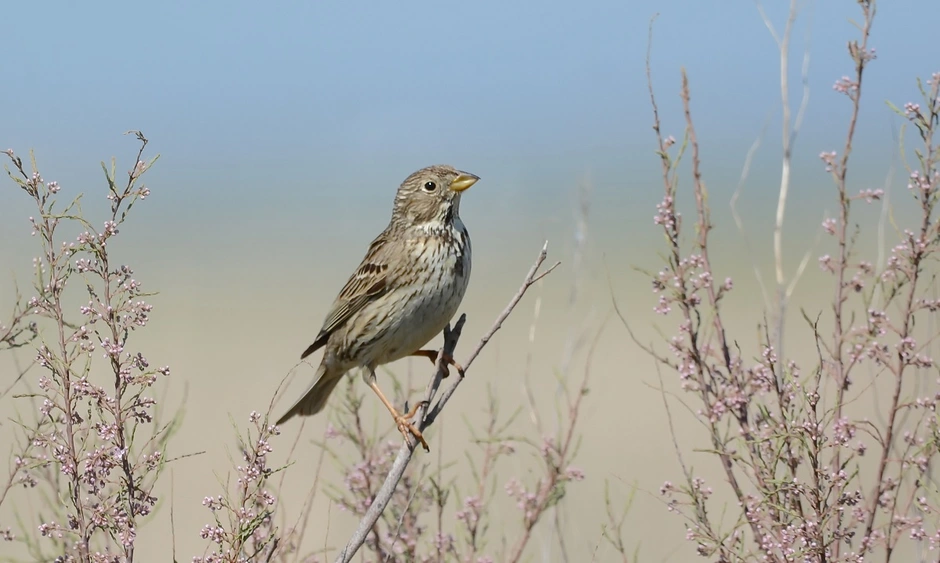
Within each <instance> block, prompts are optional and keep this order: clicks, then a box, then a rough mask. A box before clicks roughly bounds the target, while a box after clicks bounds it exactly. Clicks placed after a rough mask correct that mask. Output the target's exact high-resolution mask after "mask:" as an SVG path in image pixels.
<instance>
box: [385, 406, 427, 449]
mask: <svg viewBox="0 0 940 563" xmlns="http://www.w3.org/2000/svg"><path fill="white" fill-rule="evenodd" d="M422 406H424V407H429V406H431V403H429V402H427V401H421V402H420V403H418V404H416V405H415V406H414V407H412V409H411V410H410V411H408V412H407V413H405V414H400V413H397V412H395V413H392V416H394V417H395V424H396V425H397V426H398V431H399V432H401V435H402V436H403V437H404V438H405V440H407V439H408V437H409V435H410V436H414V438H415V439H416V440H417V441H418V442H420V443H421V445H422V446H423V447H424V451H426V452H429V451H431V448H429V447H428V443H427V442H426V441H425V439H424V435H423V434H421V431H420V430H418V429H417V428H416V427H415V425H414V424H412V423H411V419H412V418H414V416H415V415H416V414H418V409H419V408H421V407H422Z"/></svg>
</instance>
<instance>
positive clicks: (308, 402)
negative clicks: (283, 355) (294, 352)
mask: <svg viewBox="0 0 940 563" xmlns="http://www.w3.org/2000/svg"><path fill="white" fill-rule="evenodd" d="M342 379H343V373H342V372H341V373H332V372H327V369H326V366H325V365H323V364H320V367H319V368H317V376H316V378H315V379H314V380H313V383H312V384H311V385H310V387H308V388H307V390H306V391H304V394H303V396H302V397H301V398H300V400H299V401H297V402H296V403H294V405H293V406H292V407H291V408H290V409H288V411H287V412H286V413H285V414H284V416H282V417H281V418H280V419H279V420H278V421H277V423H276V424H277V425H279V426H280V425H281V424H284V423H285V422H286V421H288V420H290V419H291V418H293V417H294V416H297V415H299V416H311V415H314V414H317V413H318V412H320V411H321V410H323V407H324V406H326V401H327V399H329V398H330V393H332V392H333V389H335V388H336V384H337V383H339V382H340V380H342Z"/></svg>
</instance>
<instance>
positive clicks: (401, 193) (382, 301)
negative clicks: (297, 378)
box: [276, 165, 480, 451]
mask: <svg viewBox="0 0 940 563" xmlns="http://www.w3.org/2000/svg"><path fill="white" fill-rule="evenodd" d="M479 179H480V178H479V176H476V175H475V174H470V173H469V172H463V171H460V170H457V169H455V168H454V167H452V166H449V165H434V166H428V167H426V168H422V169H420V170H418V171H416V172H413V173H412V174H411V175H409V176H408V177H407V178H405V180H404V181H403V182H402V183H401V185H400V186H399V188H398V191H397V193H396V194H395V199H394V204H393V207H392V216H391V219H390V220H389V223H388V226H387V227H385V230H384V231H382V233H381V234H379V236H377V237H376V238H375V239H374V240H373V241H372V243H371V244H369V248H368V250H367V251H366V254H365V257H364V258H363V259H362V262H361V263H360V264H359V266H358V267H357V268H356V270H355V272H353V274H352V275H351V276H350V277H349V280H348V281H347V282H346V285H345V286H343V288H342V290H340V292H339V295H338V296H337V297H336V299H335V300H334V301H333V304H332V306H331V307H330V309H329V312H328V313H327V315H326V318H325V320H324V321H323V325H322V327H321V328H320V332H319V333H318V334H317V336H316V338H315V339H314V341H313V343H312V344H311V345H310V346H308V347H307V349H306V350H304V351H303V353H302V354H301V356H300V358H301V360H303V359H305V358H307V357H308V356H310V354H312V353H313V352H315V351H317V350H319V349H320V348H323V349H324V352H323V357H322V359H321V360H320V364H319V366H318V367H317V371H316V375H315V376H314V379H313V381H312V382H311V383H310V385H309V387H308V388H307V390H306V391H305V392H304V394H303V396H302V397H301V398H300V399H299V400H298V401H297V402H296V403H294V404H293V406H291V407H290V408H289V409H288V410H287V412H285V414H284V415H283V416H281V418H280V419H279V420H278V421H277V423H276V424H277V425H278V426H279V425H281V424H283V423H285V422H286V421H288V420H289V419H291V418H293V417H294V416H311V415H314V414H316V413H318V412H320V411H321V410H323V407H324V406H325V405H326V403H327V400H328V399H329V396H330V393H331V392H332V391H333V389H335V388H336V385H337V384H338V383H339V382H340V380H342V378H343V376H344V375H345V374H346V373H347V372H348V371H349V370H352V369H355V368H359V369H360V370H361V374H362V379H363V380H364V381H365V382H366V383H367V384H368V385H369V387H370V388H371V389H372V390H373V391H374V392H375V394H376V395H377V396H378V398H379V400H381V401H382V403H383V404H384V405H385V407H386V408H387V409H388V411H389V412H390V413H391V415H392V418H393V419H394V421H395V425H396V426H397V427H398V430H399V432H401V433H402V436H403V437H404V438H405V439H406V440H407V439H408V436H409V434H410V435H411V436H414V438H415V439H416V440H417V441H418V442H420V443H421V445H422V446H423V447H424V449H425V451H430V448H429V447H428V444H427V441H426V440H425V439H424V436H423V435H422V433H421V431H420V430H418V429H417V428H416V427H415V426H414V424H412V422H411V419H412V418H414V416H415V415H416V413H417V410H418V408H419V407H420V406H422V405H423V404H425V403H424V402H421V403H418V404H416V405H415V406H414V407H413V408H412V409H411V410H410V411H409V412H407V413H401V412H399V411H398V409H396V408H395V406H394V405H392V403H391V402H390V401H389V400H388V398H387V397H386V396H385V394H384V393H383V392H382V390H381V389H380V388H379V385H378V383H377V381H376V374H375V370H376V368H378V367H379V366H380V365H383V364H388V363H391V362H394V361H396V360H399V359H401V358H404V357H407V356H418V357H425V358H429V359H430V360H431V362H432V363H433V362H436V360H437V355H438V354H437V351H435V350H426V349H422V347H423V346H425V345H426V344H427V343H428V342H429V341H431V339H433V338H434V337H435V336H436V335H437V334H439V333H440V332H441V331H443V330H444V327H445V326H447V323H448V322H450V320H451V319H452V318H453V316H454V315H455V314H456V313H457V309H458V308H459V306H460V303H461V301H462V300H463V297H464V294H465V293H466V291H467V286H468V283H469V281H470V264H471V260H470V258H471V251H470V234H469V232H468V231H467V227H466V226H465V225H464V223H463V221H462V220H461V219H460V198H461V195H462V194H463V192H464V191H465V190H466V189H468V188H469V187H471V186H472V185H474V184H475V183H476V182H477V181H478V180H479ZM443 361H444V368H445V374H447V373H449V370H447V366H448V365H450V366H453V367H454V368H455V369H456V370H457V371H458V372H459V373H460V375H461V376H462V375H463V368H462V367H461V366H460V365H459V364H458V363H456V362H455V361H454V359H453V358H452V357H450V356H446V357H444V358H443ZM445 376H446V375H445Z"/></svg>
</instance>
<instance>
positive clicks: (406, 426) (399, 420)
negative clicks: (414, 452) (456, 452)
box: [369, 373, 431, 452]
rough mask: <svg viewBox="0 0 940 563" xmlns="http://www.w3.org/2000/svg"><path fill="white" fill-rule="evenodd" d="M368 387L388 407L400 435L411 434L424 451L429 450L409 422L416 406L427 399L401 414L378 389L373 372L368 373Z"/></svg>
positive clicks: (415, 410)
mask: <svg viewBox="0 0 940 563" xmlns="http://www.w3.org/2000/svg"><path fill="white" fill-rule="evenodd" d="M369 387H371V388H372V390H373V391H375V394H376V395H378V396H379V399H380V400H381V401H382V404H384V405H385V408H387V409H388V412H390V413H392V418H394V419H395V424H396V426H398V431H399V432H401V434H402V436H404V437H405V439H407V438H408V434H411V435H412V436H414V437H415V438H416V439H417V440H418V441H419V442H421V445H422V446H424V451H426V452H429V451H431V448H429V447H428V443H427V442H426V441H425V440H424V436H423V435H422V434H421V431H420V430H418V429H417V428H415V425H414V424H412V423H411V422H409V421H410V420H411V419H412V418H414V416H415V415H416V414H417V413H418V408H420V407H421V405H424V404H425V403H427V401H421V402H420V403H418V404H416V405H415V406H414V408H412V409H411V410H410V411H409V412H408V413H406V414H401V413H400V412H398V409H396V408H395V407H394V406H392V403H391V401H389V400H388V399H386V398H385V394H384V393H382V390H381V389H379V384H378V383H376V381H375V373H371V374H370V377H369Z"/></svg>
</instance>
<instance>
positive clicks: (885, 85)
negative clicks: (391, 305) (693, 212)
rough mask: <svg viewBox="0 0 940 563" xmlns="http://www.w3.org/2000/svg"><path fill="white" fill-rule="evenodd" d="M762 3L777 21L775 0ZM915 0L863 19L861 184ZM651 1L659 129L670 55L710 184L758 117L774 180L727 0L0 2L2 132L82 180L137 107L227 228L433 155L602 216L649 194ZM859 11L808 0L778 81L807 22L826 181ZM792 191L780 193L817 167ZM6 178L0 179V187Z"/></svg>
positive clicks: (61, 174) (189, 191)
mask: <svg viewBox="0 0 940 563" xmlns="http://www.w3.org/2000/svg"><path fill="white" fill-rule="evenodd" d="M766 4H767V9H768V13H769V15H770V17H771V19H773V21H774V22H775V24H776V25H777V26H778V28H779V27H782V25H783V23H784V20H785V16H786V7H787V5H788V2H783V1H781V0H774V1H773V2H766ZM932 8H933V4H932V2H931V0H906V1H895V2H891V3H885V4H884V5H883V6H882V7H881V10H880V12H879V14H878V16H877V19H876V23H875V27H874V34H873V39H872V45H873V46H875V47H876V48H877V49H878V53H879V60H878V61H876V62H875V64H874V65H872V67H871V70H870V74H869V75H868V76H867V78H868V79H869V81H868V83H867V84H866V88H867V90H866V93H865V94H866V96H867V97H866V102H867V105H865V113H863V122H862V126H861V128H860V130H859V135H860V143H859V145H858V150H859V154H860V155H862V156H863V157H864V158H863V159H862V161H861V164H863V165H864V166H870V167H871V170H870V171H871V173H872V174H873V175H874V176H873V177H875V176H877V177H878V178H879V183H880V178H881V177H883V175H884V172H885V171H886V170H887V168H888V166H889V164H890V161H891V151H892V144H893V141H892V134H893V133H892V132H893V130H896V129H897V128H898V127H899V126H900V123H901V122H900V120H898V119H897V118H895V117H893V116H892V115H891V113H890V112H889V111H888V110H887V108H886V107H885V105H884V103H883V102H884V100H886V99H891V100H894V101H896V102H899V103H903V102H905V101H908V100H910V99H912V98H913V95H914V94H915V92H916V91H915V88H914V78H915V77H917V76H929V74H930V73H931V72H933V71H936V70H938V63H940V61H938V60H937V58H936V54H935V52H933V49H932V48H933V47H934V46H935V45H934V44H933V42H932V41H931V40H930V39H929V38H930V37H931V33H933V31H932V26H933V23H932V19H931V18H928V17H917V15H918V14H928V13H930V11H931V9H932ZM654 13H659V14H660V16H659V18H658V20H657V22H656V26H655V45H654V54H653V64H654V80H655V84H656V87H657V91H658V94H659V97H660V101H661V109H662V110H663V115H664V126H665V127H664V128H665V132H666V133H667V134H668V133H671V134H675V135H676V136H677V137H678V136H679V135H680V134H681V128H682V123H681V115H680V113H679V109H680V107H679V104H678V96H677V92H678V84H679V69H680V67H683V66H684V67H686V68H687V69H688V71H689V73H690V77H691V80H692V87H693V108H694V110H695V111H696V119H697V125H698V128H699V135H700V137H701V139H702V141H703V156H704V158H705V159H706V163H707V172H708V173H709V174H710V179H711V183H712V186H713V188H712V189H714V190H717V193H719V194H722V195H729V194H730V191H731V190H732V189H733V185H734V182H736V179H737V175H738V173H739V170H740V167H741V163H742V162H743V159H744V154H745V152H746V151H747V148H748V147H749V146H750V144H751V142H752V141H753V139H754V138H755V136H756V135H758V134H759V132H760V131H761V129H762V127H763V125H764V123H765V122H767V123H769V124H770V125H769V128H768V130H767V136H766V138H765V143H764V148H763V149H762V152H761V153H760V154H759V155H758V158H757V160H756V162H755V166H756V171H757V172H760V171H761V170H762V169H761V166H767V167H768V168H767V170H768V171H769V173H768V175H767V178H768V181H767V184H766V186H764V185H761V184H758V185H756V186H755V187H753V188H750V189H751V190H752V191H751V192H749V193H750V194H753V198H754V199H752V200H746V201H745V204H748V201H751V203H753V204H754V205H760V204H762V203H766V202H767V201H769V199H764V198H763V196H764V195H766V196H767V198H772V197H773V196H774V191H773V190H774V186H775V184H776V181H777V180H776V175H777V174H778V172H777V171H776V169H777V168H778V167H779V156H778V150H779V138H778V137H779V109H778V108H779V102H778V79H779V77H778V67H777V55H776V48H775V45H774V44H773V41H772V39H771V37H770V35H769V33H768V32H767V30H766V29H765V28H764V25H763V23H762V21H761V19H760V16H759V13H758V11H757V8H756V4H754V3H753V2H750V1H744V0H734V1H732V0H727V1H721V2H690V1H684V0H682V1H680V0H663V1H658V2H652V1H614V2H589V3H583V4H579V5H575V4H574V3H570V2H565V3H562V2H552V1H547V2H527V3H524V2H496V1H485V0H484V1H478V2H462V3H441V2H396V3H380V2H374V3H368V4H366V3H353V2H277V3H259V2H239V1H228V2H198V3H195V2H160V3H124V2H95V3H81V4H79V3H64V2H63V3H58V4H57V5H56V7H55V9H51V8H50V7H49V5H48V4H40V3H35V2H17V3H12V4H10V5H9V6H7V7H5V15H4V19H5V21H6V22H7V25H5V32H4V33H5V34H4V43H5V47H4V68H5V69H6V71H7V72H6V77H7V82H6V87H5V88H2V89H0V107H3V108H5V111H4V112H3V114H2V118H0V145H2V146H3V147H4V148H6V147H11V148H14V149H16V150H17V151H18V152H20V153H21V154H23V153H25V152H26V151H27V150H28V149H30V148H35V149H36V151H37V154H38V155H39V158H40V162H41V163H42V164H43V165H44V168H43V169H44V171H45V175H46V177H47V178H53V177H54V178H57V179H59V180H60V182H69V183H71V184H72V185H76V184H78V185H80V186H81V189H83V190H91V189H93V187H94V186H95V185H96V183H97V182H100V171H99V169H98V162H99V161H100V160H102V159H107V158H110V157H111V156H112V155H116V156H118V157H119V158H122V159H125V160H126V159H129V158H131V156H132V154H133V149H134V145H133V143H132V142H131V140H130V139H127V138H124V137H122V136H121V133H122V132H124V131H125V130H128V129H140V130H142V131H144V133H145V134H146V135H147V136H148V137H149V138H150V139H151V141H152V145H151V149H152V151H153V152H160V153H161V154H162V155H163V160H162V162H161V163H160V165H159V166H158V167H157V168H156V169H154V171H153V173H152V175H151V177H150V184H151V186H152V187H153V188H154V189H155V192H154V193H155V195H154V204H153V206H154V209H156V210H158V211H159V212H161V213H164V214H166V213H168V212H170V211H172V212H173V213H176V214H177V215H175V217H177V218H184V219H187V220H191V221H197V220H204V221H206V222H207V224H210V225H216V226H217V227H216V228H217V229H222V230H224V229H225V228H226V227H232V226H233V225H243V226H244V225H248V226H251V227H255V228H272V223H275V222H277V221H278V220H282V219H297V220H300V219H303V218H305V217H306V218H309V217H312V218H314V219H317V218H318V217H319V218H321V219H323V218H326V217H329V218H332V217H336V216H343V217H346V218H347V219H348V220H350V221H356V220H357V216H359V215H362V214H363V213H364V214H365V216H364V217H363V218H362V221H363V225H368V226H369V229H370V231H375V230H377V229H378V228H379V226H380V225H381V224H383V222H384V220H385V218H386V217H387V213H388V209H387V208H388V202H389V201H390V199H391V194H392V191H393V190H394V187H395V186H397V184H398V182H400V180H401V179H402V178H404V177H405V176H406V175H407V174H408V173H410V172H411V171H413V170H415V169H417V168H419V167H421V166H425V165H427V164H431V163H437V162H448V163H452V164H454V165H457V166H458V167H462V168H465V169H467V170H470V171H473V172H475V173H477V174H479V175H480V176H482V177H483V178H484V180H485V181H486V182H487V183H481V184H480V185H479V187H480V188H485V189H479V190H475V191H479V192H483V193H480V194H474V198H468V199H470V200H471V201H468V202H467V207H466V211H465V213H471V212H472V210H473V208H474V206H477V205H478V206H480V208H486V209H496V208H502V207H504V206H509V207H511V208H513V215H506V216H503V217H497V218H495V219H494V221H495V220H497V219H502V220H503V221H505V220H510V219H512V218H513V217H515V218H519V217H553V216H555V215H557V216H559V217H563V218H564V219H565V220H567V218H568V215H569V214H568V211H567V209H568V208H569V206H570V202H571V197H570V193H571V191H572V189H573V186H575V185H576V183H577V182H578V181H579V180H581V179H583V178H584V177H586V176H587V177H590V179H591V181H592V183H593V184H594V187H595V191H594V193H595V197H596V198H597V202H598V203H599V204H600V205H598V206H597V207H599V208H601V212H600V215H599V216H598V217H599V220H600V219H602V218H603V213H604V210H610V209H613V208H618V207H619V208H624V207H625V206H627V207H629V208H630V211H631V212H632V211H633V210H634V209H635V210H637V212H638V213H639V212H640V211H641V213H640V214H639V215H637V217H638V218H639V217H642V218H643V221H644V224H645V222H646V220H647V219H648V215H650V213H651V209H652V206H653V204H654V203H655V201H657V200H658V198H659V187H658V180H657V177H656V174H657V165H656V161H655V158H652V153H651V151H652V148H653V147H652V136H651V132H650V129H649V126H650V124H651V118H650V110H649V100H648V96H647V93H646V79H645V75H644V58H645V51H646V39H647V26H648V22H649V19H650V17H651V16H652V15H653V14H654ZM857 17H858V9H857V6H856V3H855V2H854V1H849V0H840V1H836V0H826V1H816V2H810V1H806V2H804V3H803V8H802V11H801V16H800V20H799V24H798V27H797V29H796V30H795V33H794V40H793V41H794V53H793V54H794V62H793V65H792V70H793V71H792V76H793V78H794V81H793V82H794V89H793V93H794V96H796V95H797V94H798V93H799V82H798V80H797V78H798V75H799V59H800V56H801V53H802V49H803V47H804V46H805V45H806V39H807V37H808V36H809V37H810V38H811V49H812V61H811V71H810V80H811V86H812V94H811V103H810V108H809V112H808V114H807V122H806V126H805V129H804V132H803V134H802V137H801V138H800V140H799V142H798V144H797V153H796V159H797V161H798V162H804V163H806V164H807V166H806V167H805V170H806V176H805V177H803V176H801V175H800V174H801V172H800V171H799V170H798V171H797V175H796V177H795V179H796V181H797V182H802V181H804V180H805V181H806V182H810V183H812V182H817V181H818V182H821V183H823V184H824V183H825V182H826V178H825V175H824V174H822V167H821V166H819V165H818V164H817V163H818V161H817V160H816V155H818V154H819V152H820V151H821V150H832V149H836V148H838V147H839V146H841V142H842V139H843V137H844V131H845V121H846V117H847V114H848V104H847V103H846V100H845V99H844V98H843V97H841V96H839V95H837V94H836V93H835V92H833V91H832V89H831V85H832V83H833V82H834V81H835V80H836V79H837V78H839V77H840V76H842V75H843V74H848V73H849V72H850V62H849V60H848V58H847V55H846V52H845V43H846V41H847V39H849V38H852V37H854V30H853V28H852V26H851V25H850V23H849V22H848V19H849V18H857ZM807 26H809V27H808V28H807ZM807 30H808V31H809V32H810V33H809V34H807ZM794 103H796V101H795V102H794ZM768 119H769V120H770V121H769V122H768ZM755 177H758V176H757V174H755ZM487 185H489V186H490V187H489V188H487V187H486V186H487ZM863 187H868V186H860V187H859V189H862V188H863ZM801 189H802V188H801V187H800V186H796V187H794V200H795V201H799V198H800V197H801V194H803V195H805V196H807V197H809V196H811V193H812V191H814V190H815V189H816V188H812V189H809V188H807V191H805V192H802V191H801ZM531 193H538V194H539V197H538V198H536V199H533V198H531V197H530V196H529V195H526V194H531ZM10 197H11V196H10V194H9V192H6V191H0V202H4V201H9V198H10ZM636 203H638V204H639V205H633V204H636ZM220 212H224V213H225V214H226V220H225V221H222V220H220V218H219V217H216V216H215V215H214V214H218V213H220ZM357 212H358V213H357ZM155 213H156V212H155ZM814 220H815V219H814ZM478 229H479V228H478ZM5 232H8V231H5Z"/></svg>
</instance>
